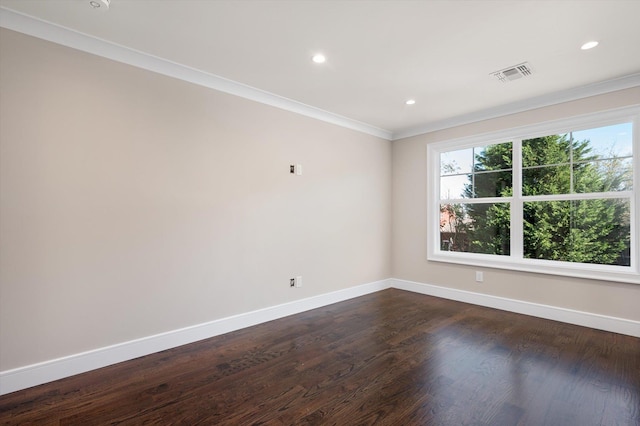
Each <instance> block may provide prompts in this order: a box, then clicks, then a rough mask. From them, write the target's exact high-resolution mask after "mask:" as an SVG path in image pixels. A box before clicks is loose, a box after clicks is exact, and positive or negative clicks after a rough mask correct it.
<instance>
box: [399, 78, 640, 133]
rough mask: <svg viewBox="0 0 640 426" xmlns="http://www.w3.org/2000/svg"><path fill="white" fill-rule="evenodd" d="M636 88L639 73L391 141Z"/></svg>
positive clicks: (419, 129) (416, 130) (433, 126)
mask: <svg viewBox="0 0 640 426" xmlns="http://www.w3.org/2000/svg"><path fill="white" fill-rule="evenodd" d="M637 86H640V73H636V74H631V75H628V76H624V77H619V78H614V79H611V80H606V81H602V82H598V83H593V84H588V85H586V86H580V87H574V88H572V89H567V90H562V91H559V92H555V93H550V94H547V95H542V96H537V97H535V98H530V99H526V100H523V101H518V102H513V103H509V104H506V105H500V106H497V107H495V108H488V109H485V110H482V111H478V112H473V113H470V114H465V115H461V116H458V117H454V118H451V119H446V120H441V121H437V122H434V123H430V124H426V125H423V126H418V127H413V128H411V129H407V130H401V131H399V132H394V133H393V137H392V138H391V140H393V141H395V140H398V139H404V138H409V137H412V136H418V135H422V134H425V133H429V132H434V131H436V130H443V129H449V128H451V127H456V126H461V125H464V124H470V123H475V122H478V121H483V120H489V119H492V118H498V117H504V116H506V115H511V114H516V113H518V112H524V111H529V110H532V109H536V108H542V107H546V106H551V105H556V104H560V103H563V102H570V101H575V100H578V99H583V98H588V97H590V96H596V95H602V94H605V93H609V92H615V91H616V90H624V89H630V88H632V87H637Z"/></svg>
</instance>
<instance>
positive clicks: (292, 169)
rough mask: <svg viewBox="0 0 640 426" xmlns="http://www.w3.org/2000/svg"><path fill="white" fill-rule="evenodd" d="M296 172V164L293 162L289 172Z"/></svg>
mask: <svg viewBox="0 0 640 426" xmlns="http://www.w3.org/2000/svg"><path fill="white" fill-rule="evenodd" d="M295 172H296V166H294V165H293V164H291V165H290V166H289V173H295Z"/></svg>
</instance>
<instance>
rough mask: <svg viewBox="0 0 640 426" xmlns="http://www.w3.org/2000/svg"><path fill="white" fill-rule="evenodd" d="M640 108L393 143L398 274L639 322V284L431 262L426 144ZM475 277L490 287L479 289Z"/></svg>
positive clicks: (524, 118)
mask: <svg viewBox="0 0 640 426" xmlns="http://www.w3.org/2000/svg"><path fill="white" fill-rule="evenodd" d="M634 104H640V88H638V87H636V88H633V89H628V90H625V91H619V92H613V93H609V94H606V95H601V96H595V97H592V98H586V99H582V100H579V101H574V102H568V103H565V104H561V105H555V106H552V107H547V108H540V109H536V110H531V111H528V112H524V113H520V114H514V115H511V116H506V117H501V118H498V119H493V120H487V121H483V122H478V123H474V124H469V125H465V126H460V127H456V128H451V129H447V130H442V131H437V132H433V133H429V134H425V135H420V136H415V137H412V138H407V139H403V140H399V141H395V142H393V187H392V194H393V195H392V218H393V222H392V223H393V225H392V249H391V253H392V255H391V256H392V275H393V276H394V277H395V278H400V279H405V280H410V281H417V282H421V283H427V284H435V285H439V286H444V287H450V288H454V289H461V290H467V291H473V292H478V293H485V294H489V295H495V296H501V297H507V298H511V299H517V300H522V301H527V302H533V303H540V304H545V305H551V306H557V307H563V308H568V309H575V310H579V311H586V312H592V313H596V314H602V315H609V316H614V317H620V318H627V319H632V320H640V309H638V301H640V285H634V284H621V283H615V282H603V281H595V280H588V279H587V280H585V279H577V278H566V277H556V276H551V275H543V274H534V273H524V272H509V271H506V270H500V269H488V268H478V267H465V266H461V265H454V264H447V263H438V262H428V261H427V215H428V212H427V200H426V192H427V189H426V180H427V169H426V164H427V148H426V147H427V144H429V143H433V142H438V141H444V140H447V139H454V138H460V137H465V136H472V135H477V134H481V133H487V132H494V131H497V130H502V129H507V128H513V127H518V126H524V125H528V124H533V123H539V122H543V121H549V120H554V119H559V118H563V117H569V116H574V115H580V114H586V113H590V112H594V111H600V110H606V109H612V108H618V107H623V106H629V105H634ZM476 270H482V271H484V282H483V283H481V284H478V283H476V282H475V272H474V271H476Z"/></svg>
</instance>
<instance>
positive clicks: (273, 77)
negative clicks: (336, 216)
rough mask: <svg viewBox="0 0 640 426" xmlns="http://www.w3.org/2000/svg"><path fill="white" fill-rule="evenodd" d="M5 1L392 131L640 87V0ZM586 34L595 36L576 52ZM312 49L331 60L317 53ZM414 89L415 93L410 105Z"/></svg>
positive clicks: (0, 2)
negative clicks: (524, 72) (591, 44)
mask: <svg viewBox="0 0 640 426" xmlns="http://www.w3.org/2000/svg"><path fill="white" fill-rule="evenodd" d="M0 6H2V7H3V8H5V10H4V11H3V12H5V13H7V12H10V11H14V12H19V13H20V14H24V15H29V16H32V17H36V18H39V19H41V20H44V21H47V22H50V23H53V24H56V25H59V26H62V27H66V28H69V29H73V30H75V31H78V32H80V33H84V34H86V35H90V36H92V37H95V38H98V39H102V40H106V41H108V42H111V43H115V44H117V45H120V46H124V47H127V48H130V49H134V50H136V51H139V52H144V53H146V54H149V55H152V56H154V57H158V58H162V59H165V60H167V61H170V62H173V63H178V64H181V65H185V66H187V67H189V68H193V69H196V70H200V71H203V72H205V73H207V74H212V75H215V76H220V77H223V78H225V79H229V80H233V81H234V82H238V83H242V84H243V85H248V86H251V87H252V88H256V89H260V91H266V92H269V93H271V94H275V95H278V96H280V97H284V98H287V99H289V100H293V101H296V102H298V103H302V104H305V105H308V106H311V107H315V108H317V109H320V110H324V111H328V112H330V113H333V114H335V115H338V116H343V117H346V118H347V119H350V120H355V121H358V122H361V123H365V124H366V125H368V126H371V128H378V129H382V130H383V134H387V135H388V136H389V138H398V137H402V136H407V135H410V134H416V133H420V132H422V131H426V130H431V129H435V128H442V127H446V125H447V124H448V123H450V124H453V123H460V122H465V121H466V122H469V121H473V120H474V119H481V118H488V117H489V116H491V115H492V114H493V115H499V114H504V113H507V112H509V111H516V110H518V109H523V106H527V105H528V106H529V107H535V106H540V105H542V104H544V103H546V104H548V103H552V102H553V101H554V100H555V101H558V100H564V99H565V98H571V97H574V98H575V97H579V96H580V93H584V94H593V93H597V91H598V90H603V88H606V87H610V88H619V87H628V86H636V85H640V23H639V22H638V17H640V0H603V1H598V0H582V1H573V0H556V1H551V0H549V1H545V0H537V1H528V0H511V1H510V0H492V1H487V0H475V1H455V0H425V1H418V0H415V1H403V0H392V1H391V0H390V1H385V0H379V1H367V0H352V1H346V0H342V1H340V0H335V1H330V0H309V1H305V0H290V1H282V0H281V1H270V0H245V1H226V0H208V1H207V0H155V1H152V0H111V7H110V9H109V10H108V11H103V12H100V11H98V10H94V9H93V8H91V7H90V6H89V4H88V0H0ZM6 21H7V19H6V17H5V22H6ZM2 26H5V27H8V28H13V29H15V27H12V26H11V25H5V24H3V25H2ZM54 32H55V31H51V30H49V31H48V33H47V32H44V33H42V32H41V33H40V34H39V36H42V37H44V38H47V34H49V33H51V34H53V33H54ZM53 38H54V39H55V37H53ZM589 40H598V41H599V42H600V45H599V46H598V47H596V48H595V49H592V50H588V51H582V50H580V46H581V45H582V44H583V43H584V42H586V41H589ZM54 41H55V40H54ZM316 52H322V53H324V54H325V55H326V56H327V62H326V63H325V64H322V65H317V64H314V63H313V62H311V56H312V55H313V54H314V53H316ZM107 56H108V55H107ZM524 61H528V62H529V63H530V64H531V67H532V68H533V71H534V74H533V76H531V77H529V78H525V79H520V80H517V81H514V82H510V83H506V84H505V83H500V82H499V81H497V80H496V79H495V78H494V77H491V76H490V73H491V72H493V71H497V70H500V69H503V68H506V67H509V66H512V65H516V64H519V63H521V62H524ZM602 82H606V83H605V84H604V85H603V84H601V83H602ZM616 82H618V83H619V84H618V86H616ZM585 88H586V90H583V89H585ZM591 89H593V90H591ZM559 94H560V95H562V94H565V95H566V96H564V97H563V96H560V95H559ZM409 98H412V99H415V100H416V104H415V105H412V106H407V105H405V100H407V99H409ZM292 104H294V103H292ZM384 131H386V132H384Z"/></svg>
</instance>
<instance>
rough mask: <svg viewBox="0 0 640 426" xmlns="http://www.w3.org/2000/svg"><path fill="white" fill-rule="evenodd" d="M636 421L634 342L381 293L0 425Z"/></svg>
mask: <svg viewBox="0 0 640 426" xmlns="http://www.w3.org/2000/svg"><path fill="white" fill-rule="evenodd" d="M21 423H24V424H45V425H46V424H65V425H66V424H72V425H94V424H96V425H98V424H99V425H103V424H116V423H117V424H132V425H133V424H135V425H138V424H184V425H194V424H207V425H251V424H273V425H292V424H330V425H364V424H381V425H580V426H586V425H640V339H637V338H633V337H629V336H623V335H620V334H615V333H609V332H604V331H598V330H593V329H589V328H584V327H578V326H573V325H568V324H563V323H559V322H554V321H549V320H543V319H538V318H533V317H528V316H524V315H518V314H513V313H508V312H504V311H499V310H494V309H489V308H483V307H479V306H474V305H468V304H464V303H459V302H453V301H449V300H444V299H438V298H435V297H430V296H424V295H419V294H415V293H410V292H405V291H401V290H395V289H390V290H384V291H380V292H377V293H374V294H370V295H367V296H363V297H359V298H356V299H352V300H348V301H345V302H341V303H337V304H334V305H331V306H327V307H324V308H320V309H316V310H313V311H308V312H305V313H302V314H298V315H293V316H290V317H287V318H283V319H280V320H276V321H271V322H268V323H265V324H261V325H258V326H255V327H250V328H247V329H243V330H240V331H237V332H233V333H229V334H226V335H223V336H219V337H214V338H211V339H208V340H204V341H201V342H197V343H194V344H190V345H186V346H182V347H179V348H175V349H172V350H168V351H164V352H160V353H157V354H153V355H150V356H146V357H143V358H139V359H135V360H132V361H128V362H124V363H121V364H117V365H114V366H110V367H106V368H103V369H100V370H96V371H92V372H89V373H85V374H81V375H78V376H75V377H70V378H67V379H63V380H59V381H57V382H53V383H49V384H46V385H42V386H38V387H35V388H31V389H26V390H23V391H19V392H14V393H12V394H8V395H5V396H2V397H0V424H21Z"/></svg>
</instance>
